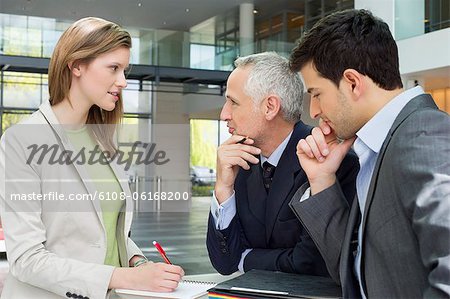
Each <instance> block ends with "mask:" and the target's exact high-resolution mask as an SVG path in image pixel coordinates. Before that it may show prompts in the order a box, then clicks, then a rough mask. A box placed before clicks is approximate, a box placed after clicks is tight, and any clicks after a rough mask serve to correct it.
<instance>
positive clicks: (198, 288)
mask: <svg viewBox="0 0 450 299" xmlns="http://www.w3.org/2000/svg"><path fill="white" fill-rule="evenodd" d="M215 285H216V284H215V283H212V282H202V281H192V280H182V281H180V283H179V284H178V287H177V288H176V290H175V291H173V292H170V293H158V292H149V291H138V290H127V289H116V293H117V295H119V296H121V295H133V296H141V297H148V298H172V299H188V298H189V299H190V298H198V297H201V296H203V295H206V294H207V293H208V289H210V288H212V287H214V286H215ZM122 297H125V296H122Z"/></svg>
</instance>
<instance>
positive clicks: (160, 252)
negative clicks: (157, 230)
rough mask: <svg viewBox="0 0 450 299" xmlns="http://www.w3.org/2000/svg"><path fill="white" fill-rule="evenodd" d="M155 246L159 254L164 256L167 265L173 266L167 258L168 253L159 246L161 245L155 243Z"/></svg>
mask: <svg viewBox="0 0 450 299" xmlns="http://www.w3.org/2000/svg"><path fill="white" fill-rule="evenodd" d="M153 245H155V247H156V250H158V252H159V254H160V255H161V256H162V258H163V259H164V261H165V262H166V264H169V265H172V263H171V262H170V261H169V259H168V258H167V255H166V252H165V251H164V249H162V247H161V245H159V243H158V242H156V241H153Z"/></svg>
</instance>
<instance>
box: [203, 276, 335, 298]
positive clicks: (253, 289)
mask: <svg viewBox="0 0 450 299" xmlns="http://www.w3.org/2000/svg"><path fill="white" fill-rule="evenodd" d="M208 291H209V292H210V293H212V294H213V293H216V294H222V295H229V296H235V297H243V298H340V297H341V296H342V293H341V288H340V287H339V286H338V285H337V284H336V283H335V282H334V281H333V280H332V279H331V278H327V277H322V276H312V275H300V274H292V273H283V272H272V271H264V270H250V271H249V272H246V273H245V274H243V275H241V276H238V277H236V278H233V279H230V280H228V281H225V282H222V283H220V284H218V285H217V286H215V287H214V288H212V289H209V290H208ZM211 297H213V296H211Z"/></svg>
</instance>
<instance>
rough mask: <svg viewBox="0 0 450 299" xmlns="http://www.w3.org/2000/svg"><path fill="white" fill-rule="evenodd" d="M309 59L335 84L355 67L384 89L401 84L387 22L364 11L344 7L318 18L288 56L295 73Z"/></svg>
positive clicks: (395, 52) (393, 44) (395, 48)
mask: <svg viewBox="0 0 450 299" xmlns="http://www.w3.org/2000/svg"><path fill="white" fill-rule="evenodd" d="M309 62H312V63H313V65H314V67H315V68H316V69H317V71H318V72H319V73H320V74H321V75H322V76H323V77H324V78H327V79H329V80H331V81H332V82H334V84H336V86H339V82H340V81H341V79H342V75H343V73H344V71H345V70H346V69H355V70H356V71H358V72H359V73H361V74H363V75H366V76H368V77H370V78H371V79H372V80H373V81H374V82H375V83H376V84H377V85H378V86H379V87H381V88H383V89H385V90H393V89H396V88H402V87H403V84H402V80H401V77H400V70H399V62H398V50H397V45H396V43H395V40H394V38H393V37H392V34H391V32H390V31H389V27H388V25H387V24H386V23H385V22H383V21H382V20H381V19H379V18H377V17H374V16H373V15H372V13H371V12H370V11H368V10H364V9H361V10H356V9H349V10H344V11H340V12H336V13H333V14H331V15H328V16H326V17H325V18H323V19H321V20H320V21H318V22H317V23H316V24H315V25H314V26H313V28H311V30H309V31H308V32H307V33H305V35H304V36H303V37H302V38H301V39H300V41H299V43H298V44H297V46H296V47H295V48H294V49H293V50H292V53H291V57H290V65H291V69H292V70H293V71H295V72H298V71H300V69H301V68H303V67H304V66H305V65H306V64H307V63H309Z"/></svg>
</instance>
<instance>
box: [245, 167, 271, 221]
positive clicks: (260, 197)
mask: <svg viewBox="0 0 450 299" xmlns="http://www.w3.org/2000/svg"><path fill="white" fill-rule="evenodd" d="M246 185H247V199H248V205H249V208H250V212H251V213H252V214H253V216H255V217H256V219H258V221H259V222H260V223H261V224H262V225H264V223H265V212H266V197H267V193H266V189H264V185H263V179H262V169H261V164H260V163H258V164H255V165H252V166H251V172H250V175H249V176H248V178H247V184H246Z"/></svg>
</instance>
